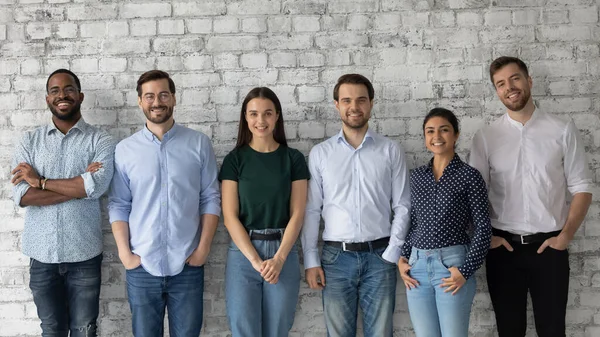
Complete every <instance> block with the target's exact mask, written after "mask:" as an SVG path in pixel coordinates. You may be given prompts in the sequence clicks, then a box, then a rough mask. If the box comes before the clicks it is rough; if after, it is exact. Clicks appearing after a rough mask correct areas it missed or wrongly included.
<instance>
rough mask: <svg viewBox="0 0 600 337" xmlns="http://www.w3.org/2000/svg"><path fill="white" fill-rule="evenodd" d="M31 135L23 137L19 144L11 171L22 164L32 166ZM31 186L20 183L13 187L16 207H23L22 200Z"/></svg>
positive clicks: (23, 182) (27, 134) (24, 182)
mask: <svg viewBox="0 0 600 337" xmlns="http://www.w3.org/2000/svg"><path fill="white" fill-rule="evenodd" d="M30 146H31V145H30V133H29V132H28V133H25V135H23V138H22V139H21V141H20V142H19V143H18V144H17V146H16V148H15V153H14V156H13V161H12V167H11V171H12V169H13V168H15V167H17V165H19V164H20V163H28V164H31V163H32V162H31V158H30V157H31V156H30V152H29V150H30ZM30 187H31V186H29V184H28V183H27V182H26V181H24V180H23V181H21V182H20V183H18V184H17V185H13V188H12V190H13V200H14V202H15V205H17V206H18V207H23V206H21V198H23V196H24V195H25V193H27V191H28V190H29V188H30Z"/></svg>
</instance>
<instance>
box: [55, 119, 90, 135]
mask: <svg viewBox="0 0 600 337" xmlns="http://www.w3.org/2000/svg"><path fill="white" fill-rule="evenodd" d="M88 125H89V124H88V123H86V122H85V121H84V120H83V116H82V117H80V118H79V120H78V121H77V123H75V125H73V126H72V127H71V129H69V131H67V133H69V132H71V130H80V131H85V129H86V128H87V127H88ZM46 130H47V131H46V134H50V132H54V131H56V132H61V131H60V130H59V129H58V128H57V127H56V125H55V124H54V122H53V121H50V124H48V128H47V129H46ZM61 133H62V132H61Z"/></svg>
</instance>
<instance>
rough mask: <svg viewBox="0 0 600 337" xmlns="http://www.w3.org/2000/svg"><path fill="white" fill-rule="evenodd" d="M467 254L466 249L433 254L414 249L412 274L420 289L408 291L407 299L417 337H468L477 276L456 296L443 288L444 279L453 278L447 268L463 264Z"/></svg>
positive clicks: (429, 251)
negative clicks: (441, 286)
mask: <svg viewBox="0 0 600 337" xmlns="http://www.w3.org/2000/svg"><path fill="white" fill-rule="evenodd" d="M466 252H467V246H465V245H458V246H450V247H444V248H439V249H430V250H424V249H418V248H414V247H413V248H412V252H411V254H410V259H409V262H408V263H409V264H410V265H411V266H412V269H411V270H410V272H409V274H410V276H411V277H412V278H414V279H416V280H417V281H419V285H418V286H417V288H413V289H410V290H407V291H406V297H407V299H408V311H409V313H410V320H411V321H412V324H413V327H414V329H415V333H416V335H417V337H441V336H444V337H466V336H468V334H469V316H470V314H471V305H472V304H473V298H474V297H475V290H476V281H475V275H473V276H471V277H470V278H469V279H468V280H467V282H465V284H464V285H463V286H462V288H460V290H459V291H458V292H457V293H456V294H455V295H452V292H444V291H445V290H446V288H440V285H441V284H442V278H447V277H450V272H449V271H448V268H450V267H458V266H461V265H462V264H464V262H465V258H466Z"/></svg>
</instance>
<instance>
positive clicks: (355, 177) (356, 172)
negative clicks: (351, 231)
mask: <svg viewBox="0 0 600 337" xmlns="http://www.w3.org/2000/svg"><path fill="white" fill-rule="evenodd" d="M359 163H360V152H359V151H358V150H354V152H353V154H352V166H353V170H352V171H353V172H352V185H353V186H354V188H353V191H352V192H353V193H354V197H353V199H354V212H355V213H354V219H355V220H354V222H355V226H356V228H357V229H358V236H359V237H363V235H362V226H361V223H362V222H361V207H360V168H359Z"/></svg>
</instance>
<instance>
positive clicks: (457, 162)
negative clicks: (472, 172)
mask: <svg viewBox="0 0 600 337" xmlns="http://www.w3.org/2000/svg"><path fill="white" fill-rule="evenodd" d="M462 164H463V161H462V160H461V159H460V156H459V155H458V153H454V157H452V160H450V162H449V163H448V166H446V168H445V169H444V172H443V173H442V176H443V175H444V174H446V173H447V172H448V173H450V172H454V171H456V170H457V169H458V168H459V167H460V166H461V165H462ZM427 167H428V168H429V170H431V171H432V172H433V158H431V159H430V160H429V164H427Z"/></svg>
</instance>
